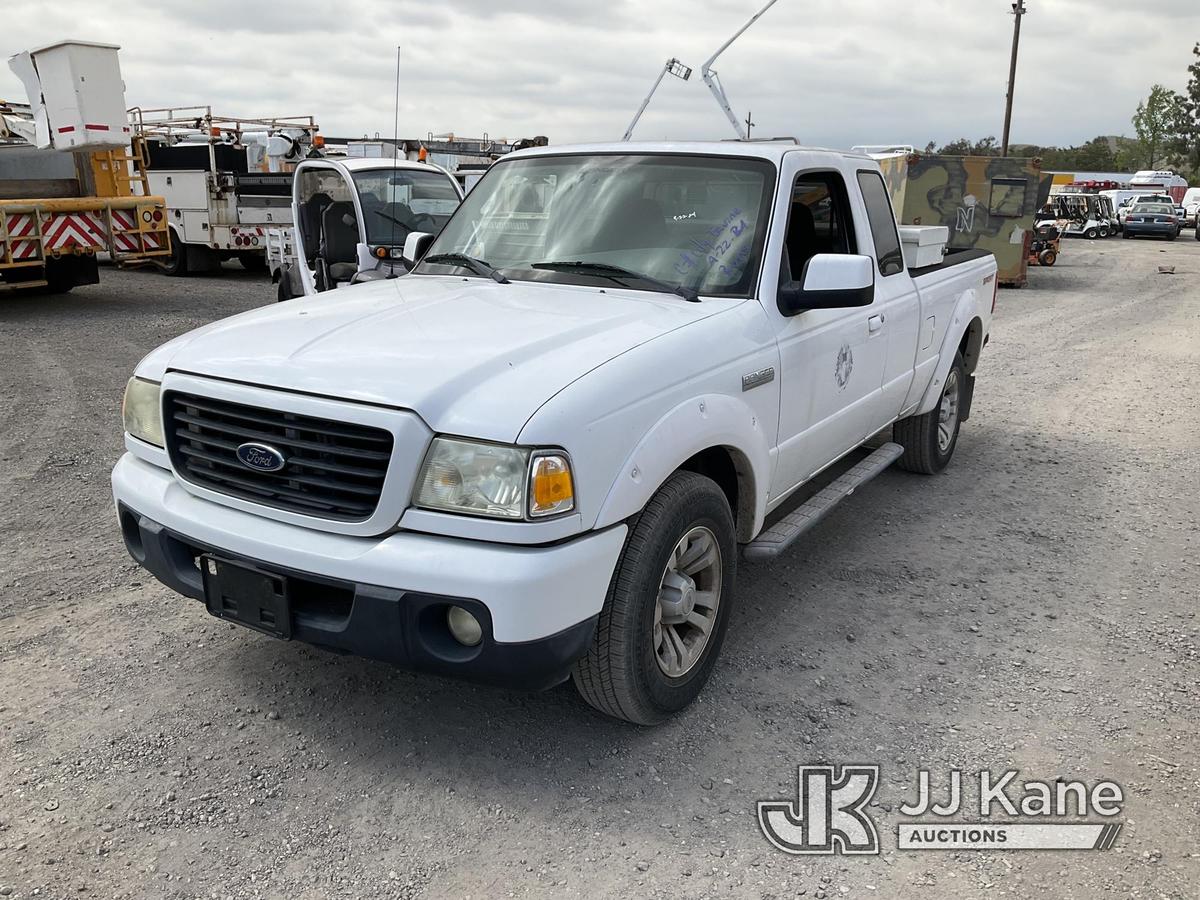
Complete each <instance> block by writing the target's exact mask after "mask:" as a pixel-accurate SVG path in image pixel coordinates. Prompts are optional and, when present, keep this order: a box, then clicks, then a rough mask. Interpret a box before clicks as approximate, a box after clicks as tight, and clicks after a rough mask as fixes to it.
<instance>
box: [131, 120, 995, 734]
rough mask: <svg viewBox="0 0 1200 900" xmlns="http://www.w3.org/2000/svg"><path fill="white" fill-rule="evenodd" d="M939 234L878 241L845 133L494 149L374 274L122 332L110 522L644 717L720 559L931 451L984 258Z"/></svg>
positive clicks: (235, 609)
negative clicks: (406, 259)
mask: <svg viewBox="0 0 1200 900" xmlns="http://www.w3.org/2000/svg"><path fill="white" fill-rule="evenodd" d="M926 232H928V233H926ZM938 240H941V241H943V242H944V241H945V235H944V229H932V230H927V229H920V228H915V229H913V228H906V229H905V230H904V235H903V240H902V236H901V233H900V230H899V229H898V227H897V223H896V219H895V216H894V214H893V212H892V208H891V204H890V200H889V194H888V191H887V188H886V186H885V184H884V181H883V179H882V176H881V174H880V170H879V167H878V165H877V164H876V163H875V162H874V161H872V160H871V159H870V158H868V157H865V156H859V155H854V154H844V153H839V152H834V151H826V150H814V149H809V148H803V147H800V146H798V145H796V144H795V143H792V142H774V143H757V142H738V143H698V144H616V145H593V146H583V147H570V148H538V149H535V150H529V151H521V152H518V153H514V154H512V155H510V156H508V157H505V158H504V159H502V160H500V161H499V162H497V163H496V164H495V165H494V166H493V167H492V168H491V170H489V172H488V173H487V174H486V175H485V176H484V177H483V179H482V180H481V181H480V183H479V184H478V185H477V186H476V187H475V188H474V189H473V190H472V191H471V192H470V194H468V195H467V196H466V198H465V199H464V200H463V202H462V204H461V205H460V206H459V207H458V208H457V210H456V211H455V212H454V214H453V215H452V216H451V217H450V218H449V220H448V221H447V222H446V224H445V225H444V227H443V228H442V229H441V230H440V233H439V234H437V236H436V237H432V236H424V235H422V234H420V233H419V232H414V233H413V234H411V235H410V236H409V239H408V244H409V248H410V252H412V261H413V262H414V263H415V264H414V266H413V268H412V270H411V271H410V272H408V273H407V274H405V275H403V276H402V277H398V278H394V279H387V280H378V281H371V282H368V283H361V284H354V285H351V286H348V287H346V288H344V289H339V290H338V291H336V294H337V296H336V297H333V296H330V295H325V296H315V297H309V298H304V299H300V300H297V301H295V302H292V303H288V304H283V305H276V306H273V307H272V308H267V309H260V310H255V311H252V312H249V313H244V314H242V315H240V316H236V317H234V318H232V319H228V320H225V321H223V322H216V323H213V324H211V325H209V326H206V327H204V328H201V329H199V330H197V331H195V332H192V333H190V334H186V335H183V336H181V337H179V338H176V339H175V340H173V341H171V342H169V343H168V344H165V345H164V346H162V347H160V348H158V349H157V350H155V351H154V352H152V353H151V354H150V355H149V356H147V357H146V358H145V359H144V360H143V361H142V362H141V363H140V364H139V366H138V368H137V371H136V372H135V374H134V377H133V378H132V379H131V380H130V383H129V388H128V390H127V393H126V400H125V405H124V412H125V425H126V448H127V451H128V452H127V453H126V455H125V456H124V457H122V459H121V460H120V461H119V462H118V464H117V467H116V468H115V470H114V473H113V489H114V497H115V500H116V505H117V510H118V515H119V518H120V522H121V527H122V530H123V532H124V535H125V539H126V543H127V546H128V548H129V550H130V553H131V554H132V555H133V556H134V558H135V559H137V560H138V561H139V562H140V563H142V564H143V565H144V566H145V567H146V568H148V569H149V570H150V571H151V572H153V573H154V574H155V575H156V576H157V577H158V578H159V579H160V580H162V581H163V582H165V583H166V584H168V585H170V586H171V587H173V588H174V589H175V590H176V591H178V592H179V593H181V594H184V595H186V596H190V597H192V598H194V599H196V600H199V601H202V602H203V603H204V604H205V605H206V607H207V609H208V611H209V612H210V613H211V614H213V615H216V616H219V617H222V618H225V619H227V620H229V621H233V622H237V623H239V624H242V625H246V626H248V627H251V628H256V629H258V630H260V631H264V632H266V633H268V634H271V635H273V636H275V637H282V638H288V639H296V640H303V641H307V642H309V643H313V644H317V645H320V646H326V647H331V648H334V649H338V650H342V651H349V652H353V653H357V654H361V655H365V656H369V657H373V658H377V659H381V660H387V661H389V662H393V663H397V664H400V665H404V666H408V667H411V668H415V669H419V670H425V671H434V672H441V673H446V674H451V675H456V676H459V677H464V678H472V679H477V680H482V681H486V682H491V683H503V684H510V685H520V686H525V687H533V688H540V687H546V686H549V685H552V684H555V683H557V682H559V681H562V680H564V679H565V678H572V679H573V680H574V683H575V685H576V686H577V688H578V689H579V691H580V693H581V694H582V695H583V696H584V698H585V699H586V700H587V701H588V702H589V703H591V704H592V705H593V706H595V707H597V708H598V709H600V710H602V711H604V712H606V713H609V714H611V715H614V716H617V717H620V718H624V719H627V720H630V721H635V722H642V723H652V722H656V721H659V720H661V719H662V718H664V717H666V716H667V715H670V714H671V713H673V712H675V711H677V710H679V709H682V708H683V707H684V706H686V705H687V704H688V703H689V702H690V701H691V700H692V699H694V698H695V697H696V696H697V695H698V693H699V692H700V690H701V688H702V687H703V685H704V683H705V681H706V680H707V679H708V677H709V675H710V673H711V672H712V669H713V666H714V665H715V664H716V660H717V658H718V654H719V651H720V646H721V643H722V640H723V637H724V634H725V631H726V628H727V625H728V621H729V614H730V610H731V609H732V607H733V605H734V602H735V599H736V598H735V595H734V582H735V573H736V568H737V561H738V558H739V557H742V556H744V557H747V558H751V559H768V558H771V557H774V556H777V555H779V554H781V553H783V552H785V551H786V549H787V548H788V547H789V546H790V545H791V544H792V543H793V542H794V541H795V540H796V539H797V538H798V537H799V536H800V535H801V534H803V533H804V532H805V531H806V530H807V529H809V528H811V527H813V526H814V525H815V523H816V522H818V521H819V520H820V519H821V517H822V516H823V515H824V514H825V513H826V512H827V511H828V510H829V509H831V508H833V506H834V505H835V504H836V503H837V502H838V501H840V500H841V499H844V498H845V497H846V496H849V495H850V494H851V493H852V492H853V491H854V490H855V488H856V487H858V486H859V485H861V484H862V483H863V482H864V481H866V480H868V479H869V478H871V477H873V476H874V475H876V474H878V473H879V472H881V471H883V470H884V469H886V468H887V467H888V465H889V464H890V463H892V462H897V463H898V464H899V465H900V466H901V467H903V468H905V469H908V470H911V471H916V472H923V473H928V474H933V473H936V472H938V471H940V470H941V469H942V468H943V467H945V466H946V465H947V464H948V463H949V461H950V459H951V457H952V455H953V454H954V451H955V447H956V445H957V439H958V434H959V429H960V426H961V424H962V423H963V422H964V421H965V420H966V419H967V418H968V417H969V415H970V412H971V405H972V398H973V394H974V383H975V371H976V368H977V366H978V363H979V359H980V355H981V352H982V350H983V347H984V345H985V343H986V339H987V335H988V328H989V323H990V318H991V312H992V308H993V305H994V302H995V290H996V264H995V260H994V258H993V257H992V256H991V255H990V254H988V253H984V252H980V251H974V250H967V251H959V252H949V253H943V252H941V251H940V250H939V248H938V246H937V243H936V242H937V241H938ZM931 249H932V251H933V252H932V254H931V253H930V251H931ZM910 256H911V259H910ZM418 257H419V258H418ZM888 430H890V432H891V438H892V439H891V440H890V441H882V442H881V441H872V440H871V439H872V438H874V437H876V436H879V435H882V434H884V433H886V432H887V431H888ZM868 442H870V445H869V446H868V447H867V448H866V449H863V448H864V445H867V444H868ZM831 467H839V472H838V474H837V477H835V478H832V479H830V478H826V479H822V481H824V482H827V483H826V484H825V485H824V486H823V487H821V488H820V490H819V491H815V492H814V489H812V488H810V487H809V485H811V484H813V482H814V476H816V475H818V474H820V473H822V472H825V471H826V470H829V469H830V468H831ZM931 483H933V484H939V483H941V482H937V481H935V482H931Z"/></svg>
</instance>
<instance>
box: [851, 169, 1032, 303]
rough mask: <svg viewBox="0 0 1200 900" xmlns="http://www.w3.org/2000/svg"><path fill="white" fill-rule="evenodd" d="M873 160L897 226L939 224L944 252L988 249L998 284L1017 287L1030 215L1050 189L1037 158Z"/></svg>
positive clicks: (1026, 254) (1024, 264)
mask: <svg viewBox="0 0 1200 900" xmlns="http://www.w3.org/2000/svg"><path fill="white" fill-rule="evenodd" d="M873 155H874V156H875V158H876V160H877V161H878V162H879V163H880V167H881V168H882V169H883V171H884V175H885V180H886V182H887V184H888V189H889V191H890V192H891V195H892V203H893V205H894V206H895V208H896V209H897V210H899V211H900V222H901V224H902V225H924V226H928V225H941V226H943V227H945V228H947V229H949V233H950V234H949V243H948V245H947V246H948V248H949V249H951V250H987V251H990V252H991V253H992V254H993V255H994V256H995V257H996V264H997V267H998V269H999V273H1000V275H999V278H1000V284H1003V285H1009V286H1015V287H1020V286H1021V285H1023V284H1025V281H1026V272H1027V268H1028V258H1029V241H1030V240H1031V239H1032V236H1033V233H1034V216H1035V215H1036V213H1037V211H1038V210H1039V209H1040V208H1041V207H1042V205H1043V204H1044V203H1045V202H1046V198H1047V196H1048V195H1049V192H1050V182H1049V179H1047V178H1045V177H1044V176H1043V174H1042V162H1041V160H1040V159H1031V158H1023V157H1004V158H1002V157H991V156H942V155H938V154H926V153H911V154H908V155H907V156H901V155H898V154H873Z"/></svg>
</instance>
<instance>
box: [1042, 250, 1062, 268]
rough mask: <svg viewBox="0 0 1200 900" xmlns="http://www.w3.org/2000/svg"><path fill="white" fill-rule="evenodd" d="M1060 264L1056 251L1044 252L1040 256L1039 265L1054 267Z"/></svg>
mask: <svg viewBox="0 0 1200 900" xmlns="http://www.w3.org/2000/svg"><path fill="white" fill-rule="evenodd" d="M1056 262H1058V253H1057V251H1054V250H1043V251H1042V252H1041V253H1039V254H1038V263H1039V264H1041V265H1043V266H1052V265H1054V264H1055V263H1056Z"/></svg>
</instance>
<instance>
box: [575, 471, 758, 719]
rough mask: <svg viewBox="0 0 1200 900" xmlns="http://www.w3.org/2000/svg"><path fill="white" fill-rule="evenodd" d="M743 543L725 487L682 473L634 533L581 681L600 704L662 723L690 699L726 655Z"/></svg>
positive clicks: (581, 667) (621, 715) (624, 715)
mask: <svg viewBox="0 0 1200 900" xmlns="http://www.w3.org/2000/svg"><path fill="white" fill-rule="evenodd" d="M736 554H737V541H736V539H735V533H734V523H733V513H732V512H731V511H730V508H729V501H728V500H727V499H726V497H725V494H724V493H723V492H722V491H721V489H720V487H718V486H717V484H716V483H715V482H714V481H712V480H711V479H709V478H705V477H704V476H703V475H698V474H696V473H695V472H676V473H675V474H674V475H672V476H671V477H670V478H669V479H668V480H667V482H666V484H664V485H663V486H662V487H661V488H659V490H658V493H656V494H655V495H654V496H653V497H651V498H650V502H649V503H648V504H646V508H645V509H644V510H643V511H642V513H641V515H639V516H638V518H637V520H636V522H635V523H634V524H633V526H632V529H631V531H630V533H629V537H628V538H627V539H626V541H625V548H624V550H623V551H622V552H621V558H620V560H619V561H618V563H617V569H616V572H615V573H614V574H613V579H612V583H611V584H610V585H609V589H608V597H607V598H606V599H605V601H604V608H603V609H602V610H601V612H600V621H599V622H598V623H597V625H596V634H595V636H594V637H593V639H592V645H591V647H590V648H589V649H588V652H587V653H586V654H585V655H584V657H583V658H582V659H580V660H579V662H578V663H576V665H575V670H574V671H573V672H572V675H571V677H572V679H573V680H574V682H575V687H576V689H578V691H579V693H580V694H581V695H582V696H583V699H584V700H586V701H587V702H588V703H590V704H591V705H592V706H594V707H595V708H596V709H598V710H600V711H601V712H603V713H607V714H608V715H610V716H614V717H616V718H618V719H625V720H626V721H629V722H635V723H637V724H639V725H653V724H655V723H657V722H661V721H663V720H664V719H666V718H667V717H668V716H670V715H671V714H672V713H675V712H678V711H679V710H681V709H683V708H684V707H686V706H687V705H688V704H689V703H691V702H692V701H693V700H694V699H696V696H697V695H698V694H699V693H700V691H701V689H702V688H703V687H704V684H705V682H707V681H708V677H709V675H710V673H711V672H712V668H713V666H714V665H715V663H716V661H717V656H718V654H719V653H720V649H721V642H722V641H723V640H724V638H725V630H726V627H727V626H728V623H729V612H730V609H731V607H732V606H733V583H734V576H735V569H736V559H737V557H736Z"/></svg>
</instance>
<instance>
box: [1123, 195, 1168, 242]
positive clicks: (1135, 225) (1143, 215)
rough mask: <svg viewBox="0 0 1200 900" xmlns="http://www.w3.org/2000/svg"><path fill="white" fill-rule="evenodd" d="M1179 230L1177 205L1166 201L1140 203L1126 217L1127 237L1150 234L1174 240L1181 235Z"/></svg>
mask: <svg viewBox="0 0 1200 900" xmlns="http://www.w3.org/2000/svg"><path fill="white" fill-rule="evenodd" d="M1179 230H1180V229H1179V216H1178V215H1176V213H1175V207H1174V206H1170V205H1168V204H1166V203H1139V204H1138V205H1137V206H1135V207H1134V208H1133V209H1132V210H1130V212H1129V215H1127V216H1126V217H1125V237H1126V238H1135V237H1141V236H1142V235H1150V236H1152V237H1165V238H1166V239H1167V240H1168V241H1173V240H1175V238H1177V237H1179Z"/></svg>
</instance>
